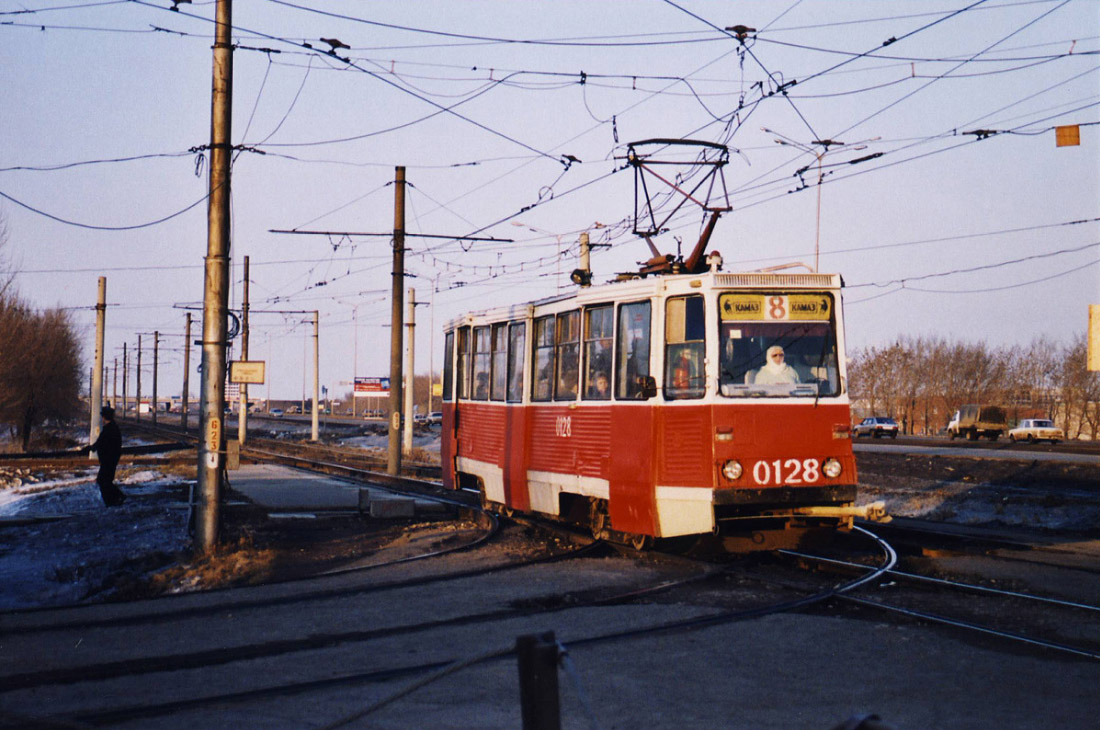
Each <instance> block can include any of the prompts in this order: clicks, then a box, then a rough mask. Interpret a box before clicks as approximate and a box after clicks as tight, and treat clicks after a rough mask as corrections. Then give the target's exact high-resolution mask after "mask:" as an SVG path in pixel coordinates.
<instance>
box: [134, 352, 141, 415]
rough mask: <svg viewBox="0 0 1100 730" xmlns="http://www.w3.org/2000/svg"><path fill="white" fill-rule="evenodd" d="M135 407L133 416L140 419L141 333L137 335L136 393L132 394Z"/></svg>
mask: <svg viewBox="0 0 1100 730" xmlns="http://www.w3.org/2000/svg"><path fill="white" fill-rule="evenodd" d="M134 399H135V400H136V401H137V408H135V409H134V417H135V418H137V420H139V421H140V420H141V335H138V361H137V394H136V395H135V396H134Z"/></svg>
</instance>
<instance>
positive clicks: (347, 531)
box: [0, 452, 1100, 608]
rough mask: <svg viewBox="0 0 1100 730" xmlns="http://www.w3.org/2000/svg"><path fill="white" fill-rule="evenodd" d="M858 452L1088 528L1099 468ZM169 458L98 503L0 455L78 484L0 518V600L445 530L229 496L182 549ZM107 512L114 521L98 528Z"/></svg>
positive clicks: (26, 599) (197, 572)
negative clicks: (4, 521) (216, 542)
mask: <svg viewBox="0 0 1100 730" xmlns="http://www.w3.org/2000/svg"><path fill="white" fill-rule="evenodd" d="M857 458H858V468H859V475H860V497H859V500H860V502H870V501H875V500H884V501H885V502H886V503H887V509H888V512H889V513H890V514H893V515H896V516H907V517H919V518H923V519H932V520H942V521H948V522H956V523H961V524H971V525H994V526H1011V527H1017V528H1027V529H1034V530H1039V531H1043V532H1064V533H1069V534H1081V535H1083V536H1093V537H1095V536H1096V535H1097V532H1098V529H1097V525H1100V467H1095V466H1087V465H1080V464H1057V463H1052V462H1036V461H1026V462H1011V461H992V460H986V459H975V458H967V457H914V456H905V455H894V454H881V453H866V452H864V453H860V454H858V457H857ZM174 463H175V465H174V466H170V467H164V468H163V469H153V468H151V467H149V466H124V467H123V469H122V471H121V472H120V478H121V479H138V478H139V477H140V476H141V475H145V477H144V478H145V479H149V478H150V477H149V476H148V474H149V473H150V472H151V471H152V472H157V473H159V475H160V476H161V477H163V480H164V481H163V482H162V483H159V484H160V486H159V487H156V488H154V487H152V486H149V487H146V486H144V485H146V484H157V482H149V481H145V482H140V481H139V482H138V483H136V484H134V485H127V484H126V483H125V482H123V489H124V490H126V491H128V492H130V493H133V495H134V499H132V500H131V501H130V502H128V503H127V504H126V505H125V506H123V507H122V508H120V510H118V511H114V510H105V509H103V508H102V506H101V505H100V504H99V503H98V494H97V492H96V491H95V487H94V484H91V483H90V482H91V478H92V476H93V474H94V472H91V471H88V468H87V467H85V469H84V470H83V471H81V470H80V469H79V468H67V469H61V468H56V469H52V470H49V471H48V472H45V473H36V474H29V473H28V470H27V469H26V468H25V467H9V466H0V490H3V489H10V488H12V485H14V484H16V483H17V482H19V483H23V482H27V483H28V484H29V483H32V482H35V481H37V482H42V483H43V487H42V489H43V490H48V489H49V485H50V481H51V480H57V481H56V483H58V484H60V485H62V487H66V488H64V489H59V490H58V491H59V492H65V491H68V492H72V491H77V492H82V494H80V495H77V496H78V497H79V499H78V500H77V501H76V502H75V503H74V502H73V499H76V497H72V498H69V502H66V503H59V504H57V505H54V506H49V503H45V504H44V505H43V507H39V508H37V509H38V510H39V511H42V510H43V509H45V510H46V511H47V512H48V511H51V510H52V511H54V512H57V513H59V514H65V515H68V516H67V517H66V518H65V519H61V520H57V521H48V522H41V523H35V524H31V525H24V526H22V527H16V526H11V525H9V526H6V527H4V528H3V529H2V530H0V572H3V573H6V574H8V575H9V577H10V576H12V575H15V576H17V577H18V580H13V581H6V582H7V583H8V586H9V588H12V590H13V591H15V590H21V591H23V592H24V593H25V595H24V596H22V597H21V598H19V597H13V598H12V600H13V601H15V602H14V603H11V604H10V607H13V608H14V607H19V606H29V605H46V604H51V603H64V602H71V601H73V600H76V601H89V600H90V601H99V600H119V599H126V598H137V597H144V596H150V595H159V594H163V593H176V592H185V591H193V590H203V589H209V588H215V587H224V586H232V585H249V584H256V583H266V582H274V581H281V580H289V579H293V578H298V577H301V576H303V575H307V574H310V573H315V572H319V571H324V570H330V569H332V568H335V567H338V566H340V565H342V564H346V563H348V562H350V561H353V560H359V559H362V558H364V557H367V558H368V559H369V556H371V555H373V554H376V553H381V552H383V551H385V552H387V553H393V551H394V550H401V549H409V548H408V546H409V545H410V544H413V543H415V544H417V545H421V544H423V543H424V542H425V541H428V542H430V541H436V542H438V541H442V540H445V539H447V535H440V534H438V531H439V530H440V529H441V528H440V525H438V524H434V525H433V524H432V523H411V522H408V521H396V522H389V521H371V520H365V519H362V518H360V517H358V516H355V515H341V516H322V517H318V518H316V519H271V518H269V517H268V515H267V514H266V512H265V511H264V510H263V509H261V508H259V507H257V506H255V505H251V504H248V503H247V502H246V501H245V500H243V499H241V498H240V496H239V495H235V494H230V495H229V497H230V503H229V504H228V505H227V506H226V508H225V509H224V510H223V540H222V545H221V546H220V547H219V548H218V549H217V550H215V551H214V552H212V553H211V554H208V555H205V556H201V557H195V556H193V555H191V554H190V553H189V551H188V549H187V545H188V541H189V538H188V536H187V533H186V514H187V511H186V500H187V492H188V482H189V481H190V480H192V479H193V478H194V473H193V466H192V464H193V462H191V461H190V460H186V459H178V460H176V461H175V462H174ZM20 475H21V476H20ZM81 480H83V483H82V484H80V485H79V486H78V487H76V488H75V489H74V488H72V487H71V485H72V483H73V482H78V483H79V482H81ZM28 484H23V486H22V487H21V488H22V489H27V487H28ZM80 500H83V501H80ZM120 524H121V525H123V526H124V527H125V530H124V531H123V532H118V533H116V537H115V538H112V539H111V540H105V539H104V536H105V535H111V534H112V531H113V530H116V531H117V529H118V525H120ZM42 556H49V557H48V558H43V557H42ZM66 584H67V585H66ZM17 585H18V586H22V587H21V588H18V589H16V588H15V587H14V586H17ZM5 605H8V604H5Z"/></svg>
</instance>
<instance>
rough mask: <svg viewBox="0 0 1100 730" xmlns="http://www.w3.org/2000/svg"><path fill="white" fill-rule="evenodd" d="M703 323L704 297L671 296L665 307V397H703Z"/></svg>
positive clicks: (704, 389) (704, 348)
mask: <svg viewBox="0 0 1100 730" xmlns="http://www.w3.org/2000/svg"><path fill="white" fill-rule="evenodd" d="M705 352H706V322H705V317H704V311H703V297H702V296H700V295H693V296H689V297H674V298H672V299H669V300H668V302H667V304H666V308H665V397H666V398H668V399H669V400H674V399H679V398H702V397H703V395H704V393H705V391H706V377H705V374H704V371H703V357H704V356H705Z"/></svg>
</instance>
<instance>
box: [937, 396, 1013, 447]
mask: <svg viewBox="0 0 1100 730" xmlns="http://www.w3.org/2000/svg"><path fill="white" fill-rule="evenodd" d="M1007 430H1008V417H1007V416H1006V415H1005V410H1004V408H1001V407H1000V406H982V405H976V404H971V405H965V406H960V407H959V410H957V411H955V415H954V416H953V417H952V418H951V422H950V423H948V424H947V435H948V436H950V437H951V438H952V439H956V438H962V437H964V436H965V437H966V438H967V439H968V440H970V441H977V440H978V439H979V438H981V437H982V436H984V437H986V438H987V439H989V440H990V441H996V440H997V439H998V438H1000V437H1001V434H1003V433H1005V431H1007Z"/></svg>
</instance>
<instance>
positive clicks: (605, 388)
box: [586, 371, 611, 400]
mask: <svg viewBox="0 0 1100 730" xmlns="http://www.w3.org/2000/svg"><path fill="white" fill-rule="evenodd" d="M586 397H587V398H590V399H592V400H610V399H611V382H610V381H609V380H608V379H607V373H605V372H602V371H601V372H598V373H596V377H595V378H594V379H593V380H592V383H591V384H590V385H589V386H588V394H587V395H586Z"/></svg>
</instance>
